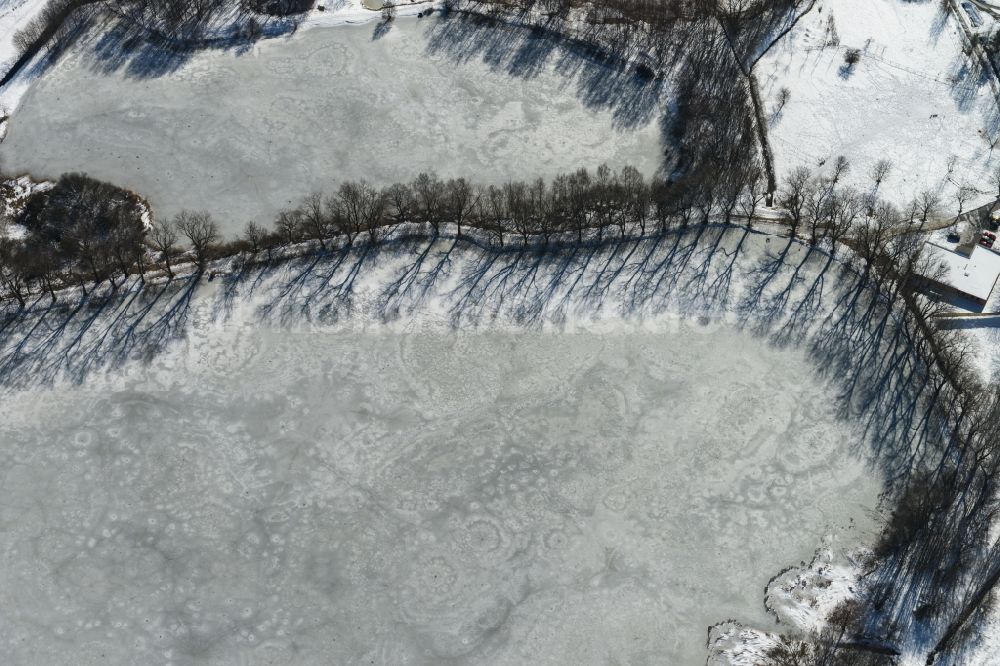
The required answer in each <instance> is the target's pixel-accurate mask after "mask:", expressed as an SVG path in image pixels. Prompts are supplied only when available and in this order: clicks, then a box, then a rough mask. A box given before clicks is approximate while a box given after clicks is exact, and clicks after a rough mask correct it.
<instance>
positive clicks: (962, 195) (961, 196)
mask: <svg viewBox="0 0 1000 666" xmlns="http://www.w3.org/2000/svg"><path fill="white" fill-rule="evenodd" d="M977 193H978V190H977V189H976V188H974V187H972V186H971V185H967V184H962V185H959V186H958V191H957V192H955V201H956V202H958V213H957V214H956V216H957V217H961V216H962V212H963V211H964V210H965V204H967V203H969V199H971V198H972V197H974V196H975V195H976V194H977Z"/></svg>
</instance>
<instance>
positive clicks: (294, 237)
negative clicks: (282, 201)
mask: <svg viewBox="0 0 1000 666" xmlns="http://www.w3.org/2000/svg"><path fill="white" fill-rule="evenodd" d="M300 221H301V212H300V211H298V210H281V211H278V217H277V218H276V219H275V220H274V227H275V230H276V231H277V232H278V235H280V236H281V238H282V239H283V240H284V241H285V242H286V243H288V244H289V245H292V244H294V243H297V242H298V240H299V234H300V233H301V231H302V225H301V224H300Z"/></svg>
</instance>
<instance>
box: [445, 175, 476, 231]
mask: <svg viewBox="0 0 1000 666" xmlns="http://www.w3.org/2000/svg"><path fill="white" fill-rule="evenodd" d="M475 196H476V195H475V191H474V190H473V187H472V185H471V184H469V181H467V180H466V179H465V178H453V179H451V180H449V181H448V183H447V184H446V186H445V206H446V208H447V210H448V216H449V218H450V219H451V221H452V222H454V223H455V224H456V225H457V226H458V235H459V236H461V235H462V222H464V221H465V218H466V216H467V215H468V214H469V210H470V209H471V208H472V206H473V205H474V204H475Z"/></svg>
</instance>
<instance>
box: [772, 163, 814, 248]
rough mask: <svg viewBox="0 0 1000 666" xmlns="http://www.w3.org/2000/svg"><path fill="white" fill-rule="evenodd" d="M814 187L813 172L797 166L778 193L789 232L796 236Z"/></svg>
mask: <svg viewBox="0 0 1000 666" xmlns="http://www.w3.org/2000/svg"><path fill="white" fill-rule="evenodd" d="M812 188H813V182H812V173H811V172H810V171H809V169H807V168H806V167H797V168H796V169H795V170H794V171H792V173H790V174H789V175H788V177H787V178H785V183H784V187H782V189H781V191H780V192H779V193H778V203H779V205H781V207H782V208H784V209H785V213H786V215H787V218H788V224H789V226H790V227H791V229H790V231H789V233H790V235H791V236H792V237H793V238H794V237H795V236H796V235H797V234H798V232H799V227H800V226H801V225H802V220H803V213H804V212H805V208H806V201H808V199H809V197H810V191H811V189H812Z"/></svg>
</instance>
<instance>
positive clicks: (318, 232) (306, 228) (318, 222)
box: [298, 192, 332, 250]
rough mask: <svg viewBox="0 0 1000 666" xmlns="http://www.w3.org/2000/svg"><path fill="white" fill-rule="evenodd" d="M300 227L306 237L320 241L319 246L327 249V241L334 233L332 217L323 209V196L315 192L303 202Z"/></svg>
mask: <svg viewBox="0 0 1000 666" xmlns="http://www.w3.org/2000/svg"><path fill="white" fill-rule="evenodd" d="M298 218H299V220H298V223H299V227H300V228H301V229H302V231H303V232H304V233H305V237H306V238H309V239H312V240H315V241H319V246H320V248H322V249H323V250H325V249H326V239H327V238H328V237H329V236H330V234H331V232H332V223H331V219H330V216H329V215H327V212H326V210H325V209H324V207H323V195H321V194H320V193H319V192H313V193H312V194H309V195H308V196H306V198H305V199H303V200H302V205H301V206H300V207H299V214H298Z"/></svg>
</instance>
